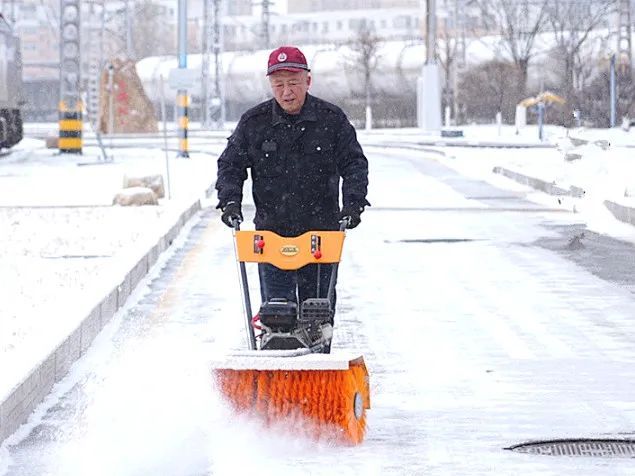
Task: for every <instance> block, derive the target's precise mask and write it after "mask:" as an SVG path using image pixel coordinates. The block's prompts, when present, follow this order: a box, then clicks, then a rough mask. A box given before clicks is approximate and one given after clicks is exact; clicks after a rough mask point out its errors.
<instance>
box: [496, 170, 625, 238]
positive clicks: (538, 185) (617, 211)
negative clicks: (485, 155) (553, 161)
mask: <svg viewBox="0 0 635 476" xmlns="http://www.w3.org/2000/svg"><path fill="white" fill-rule="evenodd" d="M493 172H494V173H496V174H501V175H504V176H505V177H508V178H510V179H512V180H515V181H516V182H518V183H522V184H523V185H529V186H530V187H532V188H535V189H537V190H541V191H543V192H545V193H548V194H549V195H555V196H568V197H574V198H582V197H584V190H583V189H582V188H580V187H575V186H571V187H570V188H569V190H567V189H564V188H562V187H558V186H556V185H554V184H553V183H549V182H545V181H544V180H540V179H537V178H534V177H530V176H528V175H523V174H521V173H518V172H514V171H512V170H508V169H505V168H503V167H494V169H493ZM604 206H605V207H606V208H607V209H608V210H609V211H610V212H611V213H612V214H613V216H614V217H615V218H617V219H618V220H620V221H621V222H624V223H628V224H629V225H634V226H635V208H632V207H627V206H624V205H620V204H619V203H615V202H612V201H610V200H604Z"/></svg>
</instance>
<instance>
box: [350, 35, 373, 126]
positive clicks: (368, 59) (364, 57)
mask: <svg viewBox="0 0 635 476" xmlns="http://www.w3.org/2000/svg"><path fill="white" fill-rule="evenodd" d="M380 45H381V38H380V37H379V36H377V35H376V34H375V32H374V31H373V30H372V29H370V28H369V27H367V26H365V25H364V26H362V27H361V28H360V29H359V30H358V32H357V36H355V37H354V38H353V40H352V41H351V42H350V43H349V47H350V49H351V50H352V52H353V54H352V57H351V58H349V60H348V62H349V63H351V64H352V66H353V67H354V68H355V69H357V70H359V71H361V73H362V76H363V81H364V96H365V102H366V129H370V128H371V125H372V86H373V84H372V80H373V72H374V71H375V69H377V62H378V60H379V47H380Z"/></svg>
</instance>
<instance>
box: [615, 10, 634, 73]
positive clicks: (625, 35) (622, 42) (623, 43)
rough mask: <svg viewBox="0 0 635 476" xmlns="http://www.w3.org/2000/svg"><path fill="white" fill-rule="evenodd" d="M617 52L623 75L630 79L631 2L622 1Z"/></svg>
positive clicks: (631, 58) (631, 59)
mask: <svg viewBox="0 0 635 476" xmlns="http://www.w3.org/2000/svg"><path fill="white" fill-rule="evenodd" d="M617 41H618V44H617V51H618V53H619V65H620V69H621V71H622V73H624V74H627V75H628V76H629V77H630V76H631V74H632V61H633V57H632V56H631V55H632V49H631V0H620V9H619V31H618V40H617Z"/></svg>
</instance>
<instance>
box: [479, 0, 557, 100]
mask: <svg viewBox="0 0 635 476" xmlns="http://www.w3.org/2000/svg"><path fill="white" fill-rule="evenodd" d="M549 1H550V0H473V2H472V4H474V5H477V6H478V7H479V8H480V10H481V14H482V19H483V24H484V26H485V28H486V30H488V31H490V32H492V33H497V34H499V35H500V43H499V47H500V48H501V49H502V52H503V53H505V54H506V55H507V56H508V57H509V59H511V61H512V62H513V63H514V65H516V69H517V74H518V83H517V93H516V96H517V97H516V99H517V100H520V99H523V98H524V96H525V93H526V90H527V72H528V69H529V63H530V62H531V60H532V58H533V57H534V56H535V55H536V53H537V51H536V37H537V35H538V34H539V33H541V32H542V31H543V27H544V25H545V21H546V18H547V7H548V3H549ZM497 53H499V51H497Z"/></svg>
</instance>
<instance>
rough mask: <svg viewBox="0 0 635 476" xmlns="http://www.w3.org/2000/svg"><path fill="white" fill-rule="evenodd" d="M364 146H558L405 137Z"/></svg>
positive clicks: (504, 147)
mask: <svg viewBox="0 0 635 476" xmlns="http://www.w3.org/2000/svg"><path fill="white" fill-rule="evenodd" d="M364 146H365V147H366V146H372V147H390V148H395V147H397V148H401V149H414V150H426V149H425V147H485V148H490V149H555V148H556V146H555V145H554V144H550V143H543V144H537V143H523V142H516V143H514V142H507V143H505V142H487V141H484V142H483V141H474V140H462V141H450V140H441V139H439V140H431V141H408V140H407V139H404V140H403V141H402V142H378V143H372V142H365V143H364ZM427 151H429V152H439V151H436V150H434V149H427Z"/></svg>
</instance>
